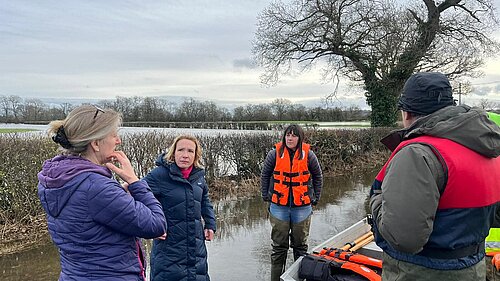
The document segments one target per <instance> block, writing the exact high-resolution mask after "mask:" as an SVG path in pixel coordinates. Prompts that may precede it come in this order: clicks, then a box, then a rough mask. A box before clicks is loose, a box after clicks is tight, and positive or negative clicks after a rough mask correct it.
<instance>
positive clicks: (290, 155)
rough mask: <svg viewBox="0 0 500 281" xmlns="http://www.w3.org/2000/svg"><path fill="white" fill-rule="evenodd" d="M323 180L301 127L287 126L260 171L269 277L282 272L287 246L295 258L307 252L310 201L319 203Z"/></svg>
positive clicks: (313, 203) (278, 275)
mask: <svg viewBox="0 0 500 281" xmlns="http://www.w3.org/2000/svg"><path fill="white" fill-rule="evenodd" d="M322 184H323V175H322V172H321V167H320V165H319V162H318V158H316V155H315V154H314V152H312V150H311V149H310V146H309V144H307V143H305V142H304V132H303V131H302V128H300V126H298V125H290V126H288V127H287V128H286V129H285V131H284V133H283V138H282V140H281V142H279V143H277V144H276V145H275V149H273V150H271V151H270V152H269V153H268V154H267V157H266V161H265V163H264V167H263V168H262V175H261V191H262V198H263V199H264V201H268V202H270V206H269V212H270V221H271V226H272V231H271V239H272V241H273V243H272V246H273V251H272V254H271V281H279V279H280V275H281V274H282V273H283V272H284V270H285V264H286V255H287V252H288V248H289V247H290V246H291V247H292V248H293V256H294V259H295V260H297V259H298V258H299V257H300V256H302V255H305V254H306V253H307V238H308V236H309V226H310V223H311V214H312V206H311V205H316V204H317V203H318V200H319V198H320V193H321V186H322Z"/></svg>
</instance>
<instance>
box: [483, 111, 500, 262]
mask: <svg viewBox="0 0 500 281" xmlns="http://www.w3.org/2000/svg"><path fill="white" fill-rule="evenodd" d="M488 117H489V118H490V120H491V121H493V122H495V123H496V124H497V125H498V126H500V114H496V113H493V112H488ZM497 213H498V212H497ZM485 248H486V252H487V253H488V252H500V228H498V227H495V228H491V229H490V234H489V235H488V237H486V246H485Z"/></svg>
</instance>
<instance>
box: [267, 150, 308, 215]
mask: <svg viewBox="0 0 500 281" xmlns="http://www.w3.org/2000/svg"><path fill="white" fill-rule="evenodd" d="M275 146H276V165H275V166H274V172H273V182H274V188H273V194H272V197H271V202H273V203H274V204H277V205H281V206H288V205H289V204H290V200H291V203H292V204H291V205H292V206H304V205H309V204H311V198H310V197H309V186H308V183H309V178H310V173H309V169H308V155H309V148H310V146H309V144H306V143H302V151H301V152H302V155H303V157H302V159H299V157H300V154H301V153H300V151H297V152H296V153H295V155H294V158H293V162H292V165H291V166H290V154H289V153H288V149H286V147H283V153H282V154H281V155H279V152H280V148H281V146H282V143H281V142H279V143H277V144H276V145H275ZM290 196H292V198H290Z"/></svg>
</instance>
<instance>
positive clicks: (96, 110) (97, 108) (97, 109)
mask: <svg viewBox="0 0 500 281" xmlns="http://www.w3.org/2000/svg"><path fill="white" fill-rule="evenodd" d="M94 107H95V114H94V119H95V118H96V117H97V114H99V112H102V113H106V111H104V109H102V108H100V107H99V106H97V105H94Z"/></svg>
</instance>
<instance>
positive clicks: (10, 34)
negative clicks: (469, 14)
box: [0, 0, 500, 106]
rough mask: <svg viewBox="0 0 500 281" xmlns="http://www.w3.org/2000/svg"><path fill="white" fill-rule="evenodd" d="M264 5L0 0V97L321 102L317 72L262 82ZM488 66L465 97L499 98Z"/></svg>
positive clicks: (353, 99) (355, 98) (498, 78)
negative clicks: (259, 40) (254, 44)
mask: <svg viewBox="0 0 500 281" xmlns="http://www.w3.org/2000/svg"><path fill="white" fill-rule="evenodd" d="M495 1H497V2H498V1H500V0H495ZM270 2H271V1H270V0H210V1H209V0H206V1H201V0H186V1H171V0H164V1H145V0H141V1H125V0H63V1H61V0H57V1H46V0H31V1H23V0H12V1H10V0H0V95H18V96H21V97H24V98H27V97H46V98H58V97H61V98H69V97H77V98H92V99H96V98H98V99H103V98H110V99H113V98H115V97H116V96H117V95H120V96H134V95H139V96H186V97H195V98H202V99H215V100H219V101H239V102H243V103H262V102H269V101H271V100H273V99H275V98H287V99H290V100H292V101H296V102H303V103H305V102H306V101H308V102H309V103H310V102H312V101H315V102H316V103H319V102H320V99H321V98H323V97H325V96H326V95H327V94H329V93H330V92H331V91H332V90H333V85H332V84H331V83H326V82H324V81H322V79H321V76H320V75H319V71H311V72H309V73H307V74H302V75H300V76H295V77H284V78H283V79H282V80H283V81H282V82H281V83H279V84H278V85H276V86H273V87H270V88H269V87H264V86H262V85H261V84H260V80H259V75H260V74H261V73H262V69H259V68H257V67H255V66H254V65H253V64H252V62H251V41H252V40H253V38H254V32H255V29H256V23H257V16H258V14H259V13H260V12H261V11H262V10H263V9H264V8H265V7H266V6H268V5H269V3H270ZM498 34H500V32H499V33H498ZM499 38H500V36H499ZM484 71H485V73H486V76H485V77H483V78H481V79H476V80H473V81H472V83H475V84H477V85H476V86H475V91H476V95H475V96H471V97H467V98H465V99H466V100H467V99H474V98H476V99H479V98H488V99H491V100H496V101H499V102H500V59H492V60H490V61H488V64H487V65H486V67H485V68H484ZM490 82H495V83H490ZM485 83H490V84H485ZM338 98H339V102H341V104H340V105H345V106H348V105H350V104H356V105H360V106H364V105H365V103H364V97H363V95H362V90H361V89H356V88H354V89H353V88H352V87H349V85H347V87H345V88H342V89H341V90H340V91H339V94H338Z"/></svg>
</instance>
